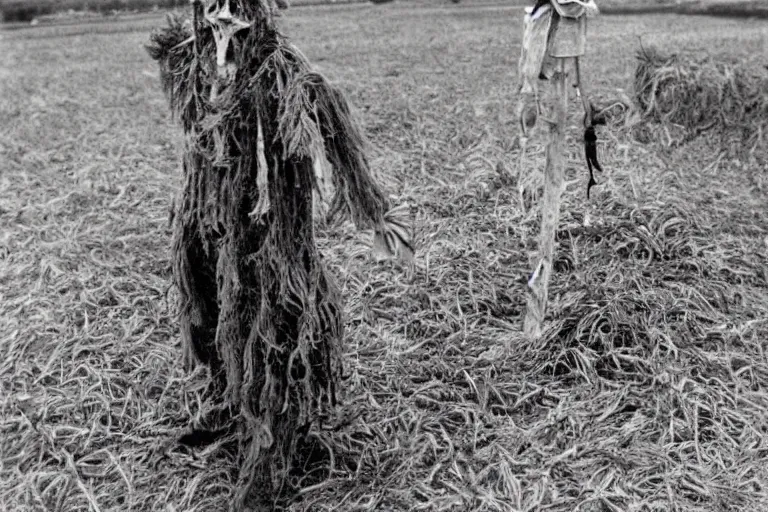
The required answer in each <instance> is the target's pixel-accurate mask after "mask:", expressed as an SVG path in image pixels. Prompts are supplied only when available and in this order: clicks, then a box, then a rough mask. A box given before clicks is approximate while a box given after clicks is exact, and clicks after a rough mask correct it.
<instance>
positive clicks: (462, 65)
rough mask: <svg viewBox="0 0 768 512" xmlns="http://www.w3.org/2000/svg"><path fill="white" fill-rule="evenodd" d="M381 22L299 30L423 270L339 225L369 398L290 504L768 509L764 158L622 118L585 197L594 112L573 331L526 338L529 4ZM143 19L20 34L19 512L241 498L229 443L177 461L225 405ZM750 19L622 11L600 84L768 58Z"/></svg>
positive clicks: (4, 468) (611, 23)
mask: <svg viewBox="0 0 768 512" xmlns="http://www.w3.org/2000/svg"><path fill="white" fill-rule="evenodd" d="M371 9H372V8H366V7H363V6H357V7H347V8H333V9H316V10H312V11H298V10H297V11H296V13H295V14H291V15H290V16H289V18H288V20H287V21H286V28H287V31H288V32H289V33H290V34H291V35H293V36H294V38H295V39H296V42H297V44H298V45H299V46H300V47H302V48H307V49H308V52H307V53H308V55H307V56H308V58H309V59H310V60H312V61H313V62H318V63H320V67H321V69H322V70H323V71H324V72H325V73H326V74H327V75H329V78H331V79H332V80H333V81H334V82H336V83H338V84H340V85H341V87H342V88H343V89H344V91H345V92H346V93H347V94H349V96H350V99H351V102H352V103H353V104H354V105H355V106H356V107H357V109H358V112H359V114H360V116H361V120H362V123H363V125H364V127H365V129H366V131H367V132H368V134H369V135H370V137H371V138H372V140H373V146H374V147H375V148H376V149H375V151H374V164H375V167H376V168H377V170H378V172H379V173H380V175H381V177H382V181H384V182H385V183H387V184H388V185H387V186H388V188H389V190H390V191H391V192H392V193H393V194H395V195H397V198H396V200H397V202H409V203H411V204H412V205H413V209H412V210H413V214H414V216H415V219H416V225H417V240H416V242H417V246H418V247H420V250H419V253H418V255H417V256H418V258H419V261H420V264H421V267H420V268H418V269H416V270H415V271H414V272H413V273H412V274H411V275H407V276H405V277H401V276H402V272H401V271H400V270H399V269H397V270H394V269H393V268H392V266H391V265H392V264H389V263H382V264H375V263H373V262H372V261H371V259H370V257H369V256H368V248H367V247H366V245H365V239H364V238H363V237H360V236H359V235H357V234H356V233H355V232H354V230H353V229H352V227H351V226H348V225H343V226H340V227H335V228H334V229H329V228H328V227H325V226H318V237H319V238H320V244H321V248H322V250H323V253H324V255H325V256H326V258H327V260H328V263H329V267H330V269H331V271H332V272H333V273H334V274H336V275H337V276H338V278H339V280H340V283H341V287H342V292H343V295H344V297H345V304H346V315H347V336H346V340H345V343H346V345H345V355H344V361H345V365H346V367H345V376H346V380H345V381H344V388H345V389H344V396H343V401H344V405H343V407H342V408H340V410H339V414H338V417H337V418H330V419H328V420H327V421H325V422H324V424H323V427H322V428H319V429H318V430H317V431H316V433H315V434H314V440H316V441H317V444H318V446H320V447H321V448H318V451H319V452H323V451H325V450H327V449H326V448H324V447H326V446H327V447H330V448H331V449H332V452H333V459H332V460H331V461H330V463H329V462H328V460H327V456H325V455H323V456H321V457H318V458H319V459H320V461H319V463H320V464H321V465H322V464H325V465H326V467H325V469H321V470H318V471H317V473H316V474H315V477H326V476H328V477H329V479H328V480H327V481H319V480H318V478H312V479H307V480H305V481H304V482H305V483H306V487H305V488H304V490H303V491H302V492H301V494H300V496H299V499H298V500H297V502H296V503H295V504H293V505H292V507H291V510H296V511H299V510H308V511H322V510H340V511H352V510H403V511H405V510H429V511H433V510H434V511H442V510H454V511H491V510H497V511H505V512H506V511H514V510H552V511H559V512H566V511H567V512H573V511H579V512H585V511H601V512H607V511H625V510H626V511H635V512H640V511H665V512H666V511H669V510H673V511H680V512H683V511H685V512H688V511H701V512H705V511H706V512H711V511H729V510H730V511H743V510H768V466H767V465H766V464H765V460H766V457H767V456H768V394H767V392H766V391H767V390H766V388H767V387H768V384H767V383H768V359H767V358H766V353H767V352H768V351H767V350H766V349H767V348H768V347H766V340H768V276H767V275H766V268H768V238H767V237H768V213H766V209H765V205H766V204H767V203H768V197H767V195H768V178H766V176H765V170H764V168H763V167H761V166H760V165H759V164H758V163H757V162H756V161H755V159H754V158H753V157H752V156H750V155H748V154H745V155H740V156H739V160H736V159H734V158H733V157H732V156H729V155H727V154H725V153H723V152H722V151H721V150H720V148H719V146H718V145H715V144H712V143H711V141H710V140H708V138H707V136H706V135H705V136H702V137H698V138H696V139H694V140H692V141H691V142H689V143H688V144H686V145H685V146H680V147H665V146H663V145H660V144H657V143H649V144H647V145H640V144H637V143H636V142H634V140H633V139H632V137H631V134H630V133H629V130H625V129H622V128H621V126H620V124H615V125H614V126H612V127H610V128H609V129H607V130H601V131H600V133H599V136H600V137H601V141H600V145H601V148H603V151H604V154H603V155H601V158H600V160H601V162H602V163H603V164H604V167H605V173H604V175H599V176H597V179H598V181H599V186H597V187H595V188H594V189H593V190H592V197H593V199H592V200H591V201H589V202H586V201H585V199H584V194H585V187H586V170H585V169H584V163H583V160H582V149H581V147H580V146H579V138H580V133H579V129H578V125H579V120H580V117H579V114H578V113H579V109H580V106H579V105H578V103H577V102H576V101H573V102H572V104H571V108H572V110H571V119H572V126H571V128H570V129H569V131H568V136H569V142H568V155H567V169H566V177H567V182H568V186H567V190H566V192H565V195H564V205H563V218H562V222H561V225H560V229H559V231H558V239H557V243H558V248H557V261H556V263H555V271H556V272H555V274H554V276H553V283H552V285H551V286H552V287H551V293H550V295H551V297H552V308H551V313H550V318H549V320H548V323H547V326H548V329H547V331H546V334H545V336H544V337H543V338H542V339H541V340H540V341H539V342H537V343H530V342H527V341H525V340H523V339H522V337H521V334H520V327H521V311H522V310H523V308H524V293H523V285H524V281H525V279H526V277H527V273H528V272H529V271H530V262H529V260H528V257H529V253H530V251H531V250H532V249H534V248H535V243H536V242H535V238H534V237H535V235H536V233H537V232H538V222H537V219H536V211H535V209H534V210H532V211H529V212H527V213H524V212H522V211H520V210H519V209H518V207H517V200H516V197H517V192H516V187H515V184H514V175H515V171H516V169H515V167H514V166H515V163H516V162H517V161H518V158H517V157H518V154H517V149H516V148H515V145H514V144H513V142H512V141H513V139H514V137H515V135H516V133H515V129H516V128H515V127H516V123H515V120H514V119H513V110H514V108H513V105H514V97H513V91H514V87H515V82H514V79H515V77H514V76H510V73H514V71H513V70H514V69H516V64H517V55H518V51H519V44H520V41H519V35H518V32H517V30H518V28H517V27H519V24H518V22H519V19H517V18H516V17H515V16H516V15H517V14H519V9H507V8H496V7H494V8H488V7H484V8H483V9H475V8H473V7H467V6H462V7H461V10H460V12H459V10H458V8H445V9H442V8H441V9H436V8H434V7H429V8H424V7H410V6H407V5H402V4H389V5H381V6H377V7H376V9H375V10H376V14H377V16H375V17H374V16H371V15H370V13H371ZM142 23H144V24H145V29H146V30H145V31H143V32H140V31H139V32H130V33H126V32H121V33H119V34H116V35H108V34H87V33H83V32H80V33H75V34H73V35H71V36H64V35H61V34H56V33H54V32H52V30H53V28H52V27H49V28H45V29H41V31H39V32H30V31H18V32H14V33H13V34H12V35H6V36H4V37H5V39H4V41H3V43H4V48H5V49H6V51H4V52H3V53H2V54H0V70H13V73H10V72H7V71H0V87H2V90H3V91H4V92H5V91H7V94H4V95H3V96H2V97H1V98H0V117H1V118H3V119H7V120H8V122H7V123H5V124H2V125H0V151H1V152H2V155H1V156H2V158H0V166H2V167H0V169H1V171H0V172H1V173H0V199H2V201H1V202H0V208H1V209H0V354H2V356H0V510H8V511H9V512H17V511H19V512H21V511H31V510H44V509H48V510H67V511H70V510H71V511H86V510H101V511H107V510H111V511H126V510H127V511H146V510H163V511H168V510H176V511H192V510H212V511H219V510H225V509H226V503H227V502H228V501H229V499H230V497H231V496H232V494H233V491H234V489H233V488H232V485H233V475H232V461H233V460H234V458H233V457H232V456H231V455H230V454H228V453H227V452H226V451H222V450H218V449H217V448H218V446H214V447H212V448H209V449H206V450H203V451H199V452H195V453H191V452H187V451H185V450H183V449H180V448H178V447H176V446H175V445H173V440H174V438H175V436H177V435H179V434H180V433H181V432H182V429H183V428H184V427H185V425H186V424H187V423H188V421H189V419H190V418H194V417H196V415H198V414H199V412H200V411H201V410H202V409H204V408H205V407H206V404H203V403H201V398H200V396H201V389H202V387H203V384H204V382H203V375H201V374H195V375H191V376H187V375H184V374H183V372H182V370H181V366H180V350H179V346H178V330H177V325H176V322H175V320H174V314H175V311H173V310H172V308H170V306H169V305H170V304H173V303H174V300H173V294H174V293H175V291H174V290H169V289H168V285H169V283H170V276H169V263H170V262H169V260H168V249H169V244H170V233H169V230H168V228H167V214H168V207H169V204H170V195H171V194H172V193H174V192H175V191H176V190H177V187H178V184H179V181H180V180H179V174H178V170H177V157H176V153H175V146H176V145H177V144H178V142H179V141H178V140H177V135H176V134H177V131H176V129H175V128H174V125H173V124H172V123H171V121H170V120H169V119H168V116H167V114H166V112H167V110H166V108H165V102H164V99H163V98H162V96H161V94H160V92H159V89H158V83H157V76H156V72H155V68H154V66H153V65H152V63H151V61H149V59H148V58H147V57H146V56H145V54H144V51H143V49H142V47H141V45H142V44H143V43H144V42H145V41H146V39H147V32H148V30H149V28H150V27H153V26H157V25H160V24H162V19H157V20H151V21H144V22H142ZM732 23H733V22H726V21H723V20H716V19H707V18H694V19H693V20H691V21H685V20H681V19H680V18H679V17H664V16H645V17H642V18H620V17H604V18H598V19H596V20H595V22H594V24H592V25H591V26H592V27H594V30H592V29H591V32H590V34H591V36H590V37H591V39H590V50H589V56H588V58H587V60H586V62H585V74H586V77H587V78H588V79H589V81H590V82H591V83H590V84H589V85H590V90H594V91H595V94H596V95H597V96H599V97H606V98H608V97H613V96H615V94H614V93H615V89H616V88H617V87H621V88H625V89H628V90H629V89H630V88H631V87H630V82H631V81H632V77H633V74H634V70H635V61H634V51H635V48H636V41H637V39H636V38H635V37H634V36H636V35H643V36H644V37H643V41H644V43H646V42H648V43H649V44H658V45H659V46H660V47H664V48H670V51H673V50H672V48H680V47H686V46H687V44H688V43H689V42H690V40H692V39H694V38H696V40H697V41H698V42H699V43H700V44H702V45H708V46H710V47H713V48H715V47H717V48H719V51H721V52H726V53H730V54H732V55H733V56H734V57H739V56H741V55H742V53H743V52H745V48H751V49H754V48H760V47H764V45H765V44H766V41H765V35H764V30H763V29H762V28H761V26H759V25H756V24H754V23H750V22H745V23H744V24H740V25H739V26H738V29H737V30H735V29H734V26H733V24H732ZM329 26H335V27H337V28H336V30H333V31H329V30H328V27H329ZM510 27H511V28H510ZM119 28H120V27H119V26H116V29H117V30H119ZM133 29H134V30H139V29H140V27H138V28H137V27H136V26H133ZM31 34H35V36H32V35H31ZM116 56H119V58H117V57H116ZM544 143H545V140H544V136H543V134H538V135H536V136H534V137H533V138H532V139H531V140H530V141H529V145H528V148H529V152H530V156H529V161H530V162H531V165H532V168H533V167H535V168H537V169H540V168H541V167H542V165H543V155H544ZM531 172H533V171H531ZM506 346H509V347H510V351H509V352H508V353H505V352H504V350H503V348H504V347H506ZM314 463H315V464H318V462H317V461H315V462H314ZM329 464H330V465H331V467H328V465H329ZM315 467H316V466H315Z"/></svg>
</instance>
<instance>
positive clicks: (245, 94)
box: [147, 0, 413, 511]
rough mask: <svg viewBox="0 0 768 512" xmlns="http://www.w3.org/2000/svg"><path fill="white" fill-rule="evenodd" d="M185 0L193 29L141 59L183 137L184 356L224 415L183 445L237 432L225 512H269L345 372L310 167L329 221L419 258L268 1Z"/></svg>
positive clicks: (167, 32) (177, 28)
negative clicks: (339, 219)
mask: <svg viewBox="0 0 768 512" xmlns="http://www.w3.org/2000/svg"><path fill="white" fill-rule="evenodd" d="M191 3H192V7H193V19H192V20H191V21H187V22H183V21H181V20H180V19H178V18H173V17H170V18H169V26H168V27H166V28H164V29H162V30H160V31H159V32H156V33H154V34H153V35H152V38H151V42H150V44H149V45H148V47H147V48H148V51H149V54H150V56H151V57H152V58H153V59H155V60H156V61H158V63H159V65H160V72H161V79H162V84H163V88H164V90H165V92H166V95H167V97H168V99H169V102H170V105H171V109H172V111H173V113H174V115H175V116H176V117H177V118H178V119H179V121H180V123H181V125H182V128H183V131H184V136H185V137H184V146H183V158H182V171H183V177H184V184H183V191H182V197H181V201H180V202H178V204H176V205H175V210H174V218H173V274H174V280H175V283H176V286H177V288H178V290H179V321H180V324H181V325H180V326H181V338H182V345H183V348H184V355H185V359H186V360H187V362H192V363H198V364H203V365H206V366H208V367H209V369H210V374H211V385H210V395H211V396H212V397H214V398H218V402H219V408H218V412H217V411H216V410H214V413H212V414H210V415H209V416H208V417H207V418H206V419H205V420H204V421H203V422H201V425H199V427H200V428H199V429H198V430H194V431H193V432H192V433H191V434H189V435H187V436H185V437H184V438H183V441H186V442H189V443H195V442H197V441H200V439H202V437H200V436H203V434H205V435H207V436H208V437H210V436H211V435H215V434H216V433H217V431H218V432H238V436H237V437H238V438H239V440H240V454H241V461H242V463H241V468H240V477H239V482H238V489H237V492H236V497H235V500H234V502H233V504H232V509H233V510H238V511H240V510H253V509H256V510H272V506H273V503H274V501H275V500H276V499H277V497H278V496H279V494H280V493H279V490H280V489H282V488H283V484H284V483H285V482H286V477H287V474H288V471H289V470H290V469H291V466H292V463H293V462H294V457H295V455H296V453H297V446H299V443H300V442H301V439H302V437H303V435H304V434H305V433H306V432H307V431H308V429H309V426H310V425H311V423H312V422H313V420H315V419H316V418H317V417H318V415H319V414H322V413H324V412H327V411H328V409H329V407H332V406H333V405H335V404H336V397H337V393H336V385H337V382H338V379H339V375H340V367H341V360H340V353H341V350H340V349H341V337H342V330H343V322H342V305H341V300H340V297H339V292H338V290H337V289H336V286H335V285H334V283H333V282H332V281H331V279H330V278H329V276H328V275H327V273H326V271H325V268H324V266H323V264H322V261H321V255H320V253H319V251H318V248H317V245H316V243H315V233H314V229H313V217H312V214H313V194H314V193H319V192H321V190H320V187H319V186H318V182H319V181H320V180H321V179H324V177H322V176H317V171H318V169H321V170H322V168H323V166H322V165H320V166H318V162H321V161H322V162H325V161H326V159H327V162H329V163H330V166H331V168H332V169H331V171H327V169H326V171H324V172H331V174H332V176H331V178H332V179H331V180H330V181H332V183H333V185H334V188H335V196H334V198H333V200H332V201H331V207H330V212H329V216H330V217H335V216H338V215H349V216H351V218H352V220H353V221H354V222H355V224H356V225H357V226H358V227H360V228H373V230H374V232H375V240H374V245H375V248H377V249H378V250H380V251H383V252H384V255H385V256H397V257H401V258H404V259H406V260H407V259H410V258H411V257H412V255H413V253H412V249H411V246H410V239H409V228H408V227H407V225H406V223H405V222H404V221H403V220H402V219H401V218H400V215H399V214H398V210H400V211H402V209H401V208H396V209H393V210H390V209H389V202H388V200H387V198H386V196H385V195H384V193H383V192H382V190H381V189H380V188H379V186H378V185H377V184H376V182H375V181H374V180H373V178H372V176H371V172H370V167H369V162H368V159H367V156H366V153H365V141H364V138H363V135H362V133H361V131H360V128H359V127H358V125H357V124H356V123H355V121H354V119H353V118H352V116H351V113H350V111H349V107H348V105H347V102H346V100H345V98H344V96H343V95H342V94H341V92H340V91H339V90H338V89H336V88H335V87H333V86H332V85H330V84H329V83H328V82H327V81H326V79H325V78H324V77H323V76H321V75H320V74H318V73H316V72H314V71H313V70H312V69H311V67H310V64H309V62H308V61H307V59H306V58H305V57H304V55H303V54H302V53H301V52H300V51H299V50H298V49H297V48H296V47H294V46H293V45H292V44H290V43H289V41H288V40H287V38H286V37H285V36H283V35H282V34H281V33H280V31H279V30H278V28H277V26H276V23H275V17H276V15H277V7H278V5H277V3H275V0H193V1H192V2H191ZM313 191H314V192H313ZM233 425H234V428H233ZM198 433H199V434H200V436H198V437H196V435H197V434H198Z"/></svg>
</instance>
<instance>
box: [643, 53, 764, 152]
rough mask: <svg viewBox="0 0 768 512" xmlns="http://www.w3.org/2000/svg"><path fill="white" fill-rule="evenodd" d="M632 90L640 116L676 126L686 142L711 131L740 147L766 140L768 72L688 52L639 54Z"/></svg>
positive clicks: (761, 68) (755, 144)
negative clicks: (738, 144)
mask: <svg viewBox="0 0 768 512" xmlns="http://www.w3.org/2000/svg"><path fill="white" fill-rule="evenodd" d="M637 60H638V63H637V68H636V70H635V94H636V97H637V102H638V105H639V106H640V108H641V111H642V114H643V117H644V118H645V119H646V120H648V121H651V122H658V123H662V124H665V125H668V126H669V125H677V126H678V127H682V129H683V130H684V131H685V139H686V140H689V139H691V138H693V137H696V136H698V135H700V134H701V133H704V132H707V131H710V130H713V131H715V132H719V134H720V135H721V136H722V138H723V140H725V139H732V140H733V139H738V140H740V141H741V142H742V148H743V147H745V146H746V147H753V148H754V147H755V146H757V145H763V144H764V143H765V139H764V135H763V134H764V132H765V131H766V129H768V92H767V91H768V70H766V69H765V67H764V66H755V65H750V63H745V62H724V61H721V60H718V59H716V58H713V57H711V56H704V57H701V56H696V55H693V54H692V53H681V54H674V53H673V54H664V53H662V52H661V51H660V50H658V49H656V48H647V49H642V50H640V51H639V52H638V53H637Z"/></svg>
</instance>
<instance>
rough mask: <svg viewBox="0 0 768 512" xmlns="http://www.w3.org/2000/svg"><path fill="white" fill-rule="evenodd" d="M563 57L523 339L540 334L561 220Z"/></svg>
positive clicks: (564, 110) (564, 113)
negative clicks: (537, 246) (537, 248)
mask: <svg viewBox="0 0 768 512" xmlns="http://www.w3.org/2000/svg"><path fill="white" fill-rule="evenodd" d="M567 78H568V77H567V74H566V70H565V59H557V70H556V72H555V76H554V77H553V81H554V82H555V109H554V110H555V111H554V114H555V119H554V122H550V124H549V143H548V144H547V163H546V167H545V169H544V202H543V204H542V207H541V233H540V235H539V252H538V256H537V258H536V260H535V261H534V263H535V267H534V269H533V273H532V274H531V277H530V278H529V279H528V293H527V301H528V308H527V311H526V314H525V320H524V322H523V331H524V333H525V336H526V338H528V339H535V338H538V337H539V336H541V330H542V323H543V321H544V314H545V312H546V309H547V289H548V287H549V276H550V275H551V274H552V262H553V259H554V253H555V233H556V231H557V226H558V223H559V221H560V199H561V196H562V192H563V172H564V171H563V160H564V150H565V129H566V125H567V123H568V89H567Z"/></svg>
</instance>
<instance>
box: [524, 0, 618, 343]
mask: <svg viewBox="0 0 768 512" xmlns="http://www.w3.org/2000/svg"><path fill="white" fill-rule="evenodd" d="M597 12H598V9H597V5H595V3H594V0H537V1H536V4H535V5H534V6H533V7H527V8H526V15H525V18H524V28H523V44H522V50H521V55H520V62H519V66H518V71H519V75H520V88H519V91H518V92H519V95H520V99H519V102H518V108H517V111H518V112H517V113H518V116H519V121H520V131H521V135H520V140H521V148H520V169H519V171H520V173H521V174H522V172H523V167H524V163H523V162H524V155H525V146H526V141H527V138H528V135H529V133H530V131H531V129H532V128H533V127H534V126H535V124H536V122H537V120H538V119H539V118H542V119H544V120H545V121H547V123H548V125H549V129H550V140H549V144H548V145H547V162H546V168H545V172H544V201H543V204H542V215H541V235H540V239H539V254H538V256H537V260H536V261H535V264H534V271H533V273H532V274H531V276H530V279H529V280H528V292H529V293H528V311H527V314H526V317H525V323H524V331H525V333H526V335H528V337H532V338H535V337H538V336H539V335H540V334H541V324H542V322H543V319H544V313H545V310H546V303H547V287H548V284H549V277H550V274H551V272H552V261H553V255H554V241H555V231H556V230H557V224H558V222H559V217H560V199H561V194H562V189H563V152H564V149H565V148H564V145H565V128H566V124H567V120H568V118H567V113H568V88H567V83H568V72H569V67H568V66H567V64H568V63H572V64H573V65H572V68H571V69H573V72H574V74H575V80H574V84H573V85H574V87H575V88H576V94H577V95H578V96H579V97H580V98H581V101H582V105H583V107H584V148H585V157H586V160H587V167H588V168H589V183H588V185H587V197H589V191H590V189H591V188H592V185H594V184H595V180H594V176H593V174H592V170H593V168H595V169H597V170H598V171H602V168H601V167H600V164H599V163H598V161H597V149H596V142H597V137H596V134H595V126H596V125H598V124H603V123H604V119H602V118H601V117H600V116H598V115H596V111H595V108H594V106H593V105H592V103H591V102H590V101H589V100H588V98H587V96H586V94H585V93H584V90H583V81H582V76H581V66H580V59H581V57H582V56H584V55H585V53H586V40H587V17H588V16H590V15H593V14H596V13H597ZM540 81H549V82H554V85H555V99H554V109H553V110H554V116H553V118H549V117H545V116H544V115H542V108H541V101H540V99H541V98H540V95H539V82H540ZM518 183H519V184H520V183H522V181H521V180H520V179H518ZM518 186H521V185H518ZM521 196H522V188H521Z"/></svg>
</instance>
